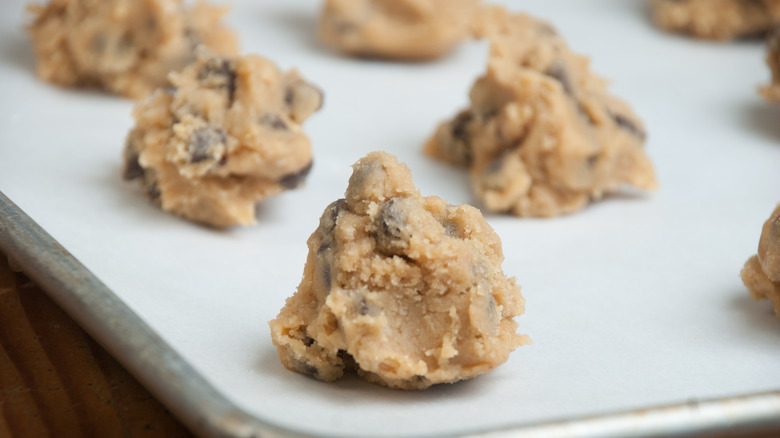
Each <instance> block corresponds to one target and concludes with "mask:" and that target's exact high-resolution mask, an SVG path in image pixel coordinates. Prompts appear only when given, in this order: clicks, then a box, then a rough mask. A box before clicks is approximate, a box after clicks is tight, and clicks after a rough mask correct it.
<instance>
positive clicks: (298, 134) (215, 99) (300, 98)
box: [124, 50, 322, 226]
mask: <svg viewBox="0 0 780 438" xmlns="http://www.w3.org/2000/svg"><path fill="white" fill-rule="evenodd" d="M170 82H171V84H172V85H173V86H172V87H170V88H165V89H159V90H157V91H155V92H154V93H153V94H152V95H151V96H149V97H148V98H147V99H145V100H143V101H141V102H139V103H138V104H137V105H136V108H135V110H134V117H135V120H136V126H135V127H134V128H133V130H132V131H131V132H130V134H129V135H128V137H127V143H126V145H125V151H124V159H125V169H124V177H125V179H128V180H129V179H139V180H140V181H141V184H142V185H143V187H144V189H145V191H146V193H147V194H148V195H149V196H150V197H151V199H152V200H153V201H154V202H156V203H158V204H159V205H161V206H162V208H163V209H164V210H167V211H170V212H173V213H175V214H178V215H180V216H183V217H185V218H188V219H191V220H193V221H197V222H202V223H204V224H209V225H213V226H228V225H236V224H238V225H249V224H252V223H254V221H255V207H256V204H257V203H258V202H260V201H262V200H264V199H266V198H268V197H270V196H273V195H276V194H278V193H280V192H282V191H284V190H286V189H292V188H295V187H297V186H298V185H300V184H302V183H303V181H304V180H305V178H306V175H307V174H308V172H309V170H310V169H311V166H312V155H311V145H310V142H309V139H308V137H307V136H306V135H305V134H304V133H303V128H302V126H301V124H302V123H303V121H304V120H306V119H307V118H308V117H309V116H310V115H311V114H312V113H314V112H315V111H317V110H318V109H319V108H320V106H321V104H322V93H321V92H320V90H319V89H317V88H316V87H314V86H313V85H311V84H309V83H307V82H306V81H304V80H303V78H301V76H300V75H299V74H298V73H297V72H296V71H295V70H292V71H289V72H286V73H283V72H281V71H279V69H278V68H277V67H276V66H275V65H274V64H273V63H272V62H271V61H269V60H267V59H264V58H262V57H260V56H257V55H249V56H244V57H222V56H216V55H209V54H207V53H206V52H205V51H203V50H200V51H199V52H198V54H197V59H196V61H195V62H194V63H192V64H190V65H189V66H187V67H186V68H185V69H184V70H183V71H182V72H181V73H172V74H171V75H170Z"/></svg>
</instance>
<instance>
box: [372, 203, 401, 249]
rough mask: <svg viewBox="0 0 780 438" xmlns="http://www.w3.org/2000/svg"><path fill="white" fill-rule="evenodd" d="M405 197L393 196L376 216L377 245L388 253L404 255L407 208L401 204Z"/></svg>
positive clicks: (375, 237) (375, 238)
mask: <svg viewBox="0 0 780 438" xmlns="http://www.w3.org/2000/svg"><path fill="white" fill-rule="evenodd" d="M402 202H404V200H403V198H393V199H391V200H389V201H387V202H385V203H384V204H383V205H382V207H381V209H380V210H379V214H378V215H377V218H376V234H375V236H374V240H375V241H376V247H377V249H379V250H380V251H382V252H383V253H385V254H387V255H397V256H403V255H404V251H403V250H404V248H405V246H406V244H405V243H406V240H407V239H408V237H409V236H406V235H405V234H406V233H404V229H405V228H406V210H405V209H404V208H403V207H402V206H401V205H400V204H401V203H402Z"/></svg>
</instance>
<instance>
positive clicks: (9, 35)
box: [0, 32, 35, 75]
mask: <svg viewBox="0 0 780 438" xmlns="http://www.w3.org/2000/svg"><path fill="white" fill-rule="evenodd" d="M0 59H2V60H3V64H5V65H8V66H11V67H13V68H16V69H19V70H23V71H25V72H28V73H30V74H32V75H35V55H34V52H33V48H32V44H31V43H30V40H29V39H27V38H26V35H25V34H23V33H21V32H5V33H4V34H3V35H2V36H0Z"/></svg>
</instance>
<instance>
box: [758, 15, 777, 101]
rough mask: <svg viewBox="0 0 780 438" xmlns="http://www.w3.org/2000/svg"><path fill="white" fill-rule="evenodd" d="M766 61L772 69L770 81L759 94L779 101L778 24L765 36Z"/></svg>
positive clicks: (770, 99)
mask: <svg viewBox="0 0 780 438" xmlns="http://www.w3.org/2000/svg"><path fill="white" fill-rule="evenodd" d="M766 63H767V64H768V65H769V68H770V69H771V70H772V83H771V84H769V85H768V86H766V87H762V88H761V94H763V95H764V97H765V98H766V99H767V100H769V101H772V102H780V26H778V27H775V28H774V29H773V30H772V31H771V32H769V36H768V37H767V55H766Z"/></svg>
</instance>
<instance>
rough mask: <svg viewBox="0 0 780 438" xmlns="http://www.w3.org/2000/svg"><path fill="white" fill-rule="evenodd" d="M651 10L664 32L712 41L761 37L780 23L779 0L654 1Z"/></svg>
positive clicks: (657, 24)
mask: <svg viewBox="0 0 780 438" xmlns="http://www.w3.org/2000/svg"><path fill="white" fill-rule="evenodd" d="M651 8H652V15H653V22H655V24H656V26H658V27H660V28H661V29H664V30H667V31H670V32H677V33H683V34H688V35H691V36H693V37H696V38H705V39H711V40H731V39H735V38H742V37H755V36H761V35H764V34H765V33H766V32H767V31H769V29H771V28H772V26H773V25H774V24H776V23H780V0H652V2H651Z"/></svg>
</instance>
